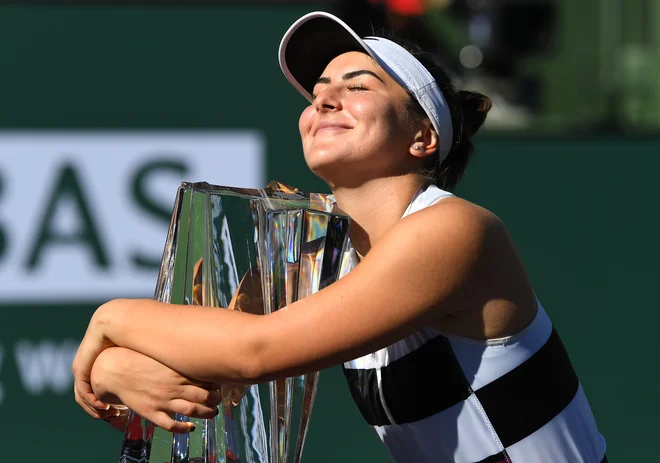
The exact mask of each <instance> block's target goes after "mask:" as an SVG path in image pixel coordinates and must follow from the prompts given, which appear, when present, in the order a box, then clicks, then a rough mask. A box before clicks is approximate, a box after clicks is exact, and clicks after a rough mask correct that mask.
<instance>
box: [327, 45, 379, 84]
mask: <svg viewBox="0 0 660 463" xmlns="http://www.w3.org/2000/svg"><path fill="white" fill-rule="evenodd" d="M345 68H353V69H350V70H349V71H348V72H350V71H355V70H357V69H366V70H369V71H373V72H376V73H377V74H378V75H379V76H381V78H382V77H384V76H387V73H386V72H384V71H383V70H382V68H381V67H380V66H379V65H378V63H377V62H376V61H375V60H374V59H373V58H372V57H371V56H369V55H368V54H366V53H363V52H360V51H349V52H346V53H342V54H341V55H337V56H335V57H334V58H333V59H332V60H331V61H330V62H329V63H328V64H327V66H326V67H325V69H324V70H323V73H322V75H323V76H325V75H326V74H328V73H331V72H341V71H344V70H345ZM387 77H389V76H387Z"/></svg>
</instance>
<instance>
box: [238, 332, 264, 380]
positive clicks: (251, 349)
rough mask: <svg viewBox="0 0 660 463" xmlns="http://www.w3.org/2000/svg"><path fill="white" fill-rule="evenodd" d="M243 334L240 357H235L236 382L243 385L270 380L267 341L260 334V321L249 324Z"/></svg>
mask: <svg viewBox="0 0 660 463" xmlns="http://www.w3.org/2000/svg"><path fill="white" fill-rule="evenodd" d="M250 325H252V326H250V327H249V328H248V329H247V330H246V332H245V333H243V336H242V337H243V342H242V343H241V345H242V346H241V352H242V355H237V356H236V358H237V359H238V360H239V362H238V364H237V365H236V370H235V371H236V375H237V376H238V381H239V382H241V383H244V384H257V383H261V382H264V381H267V380H269V379H272V376H271V375H272V372H271V371H269V370H268V365H269V363H270V362H268V359H267V355H266V352H267V351H268V348H267V346H266V344H267V341H266V338H265V337H264V336H262V335H261V334H260V333H261V332H262V330H261V329H260V328H261V326H262V325H263V323H262V320H259V322H257V323H251V324H250Z"/></svg>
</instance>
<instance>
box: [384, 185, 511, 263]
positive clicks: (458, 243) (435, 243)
mask: <svg viewBox="0 0 660 463" xmlns="http://www.w3.org/2000/svg"><path fill="white" fill-rule="evenodd" d="M506 234H507V233H506V230H505V227H504V225H503V224H502V222H501V221H500V220H499V218H498V217H497V216H496V215H495V214H493V213H492V212H490V211H488V210H487V209H485V208H483V207H481V206H478V205H476V204H474V203H471V202H469V201H466V200H464V199H460V198H456V197H452V198H446V199H443V200H441V201H439V202H437V203H436V204H434V205H432V206H429V207H427V208H425V209H423V210H421V211H418V212H415V213H413V214H410V215H409V216H408V217H406V218H404V219H403V220H401V221H400V222H399V223H398V224H397V225H396V226H395V227H393V228H392V230H391V233H390V236H388V237H387V238H388V241H389V240H392V241H397V242H399V243H409V244H410V245H413V246H415V247H418V248H423V249H425V250H426V251H428V250H430V249H432V248H435V247H440V248H442V249H443V251H444V252H447V251H448V250H450V249H451V248H454V249H456V250H459V249H462V250H463V251H464V252H470V251H472V252H478V251H479V249H481V248H482V247H483V246H485V245H486V243H487V242H488V241H490V239H493V238H496V237H500V238H501V237H503V235H504V236H505V235H506Z"/></svg>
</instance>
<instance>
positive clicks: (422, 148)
mask: <svg viewBox="0 0 660 463" xmlns="http://www.w3.org/2000/svg"><path fill="white" fill-rule="evenodd" d="M413 149H414V150H415V151H424V147H423V146H421V145H418V144H417V143H415V144H414V145H413Z"/></svg>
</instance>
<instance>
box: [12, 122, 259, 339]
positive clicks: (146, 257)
mask: <svg viewBox="0 0 660 463" xmlns="http://www.w3.org/2000/svg"><path fill="white" fill-rule="evenodd" d="M264 173H265V142H264V139H263V138H262V136H261V135H260V133H259V132H256V131H200V132H194V131H167V132H166V131H163V132H159V131H153V132H129V131H126V132H123V131H107V132H105V131H104V132H86V131H80V132H60V131H58V132H47V131H45V132H29V131H27V132H24V131H21V132H0V304H2V303H6V302H20V301H29V302H32V303H34V302H38V301H44V302H46V301H47V302H53V301H57V300H59V301H75V300H81V301H85V300H87V301H98V300H103V299H109V298H115V297H150V296H151V295H152V294H153V289H154V284H155V279H156V274H157V270H158V266H159V264H160V259H161V255H162V251H163V245H164V242H165V238H166V234H167V227H168V225H169V221H170V216H171V212H172V205H173V203H174V198H175V195H176V189H177V187H178V186H179V184H180V183H181V182H182V181H191V182H197V181H207V182H209V183H214V184H220V185H231V186H241V187H251V188H254V187H263V186H264V184H265V175H264ZM23 351H25V349H23Z"/></svg>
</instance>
